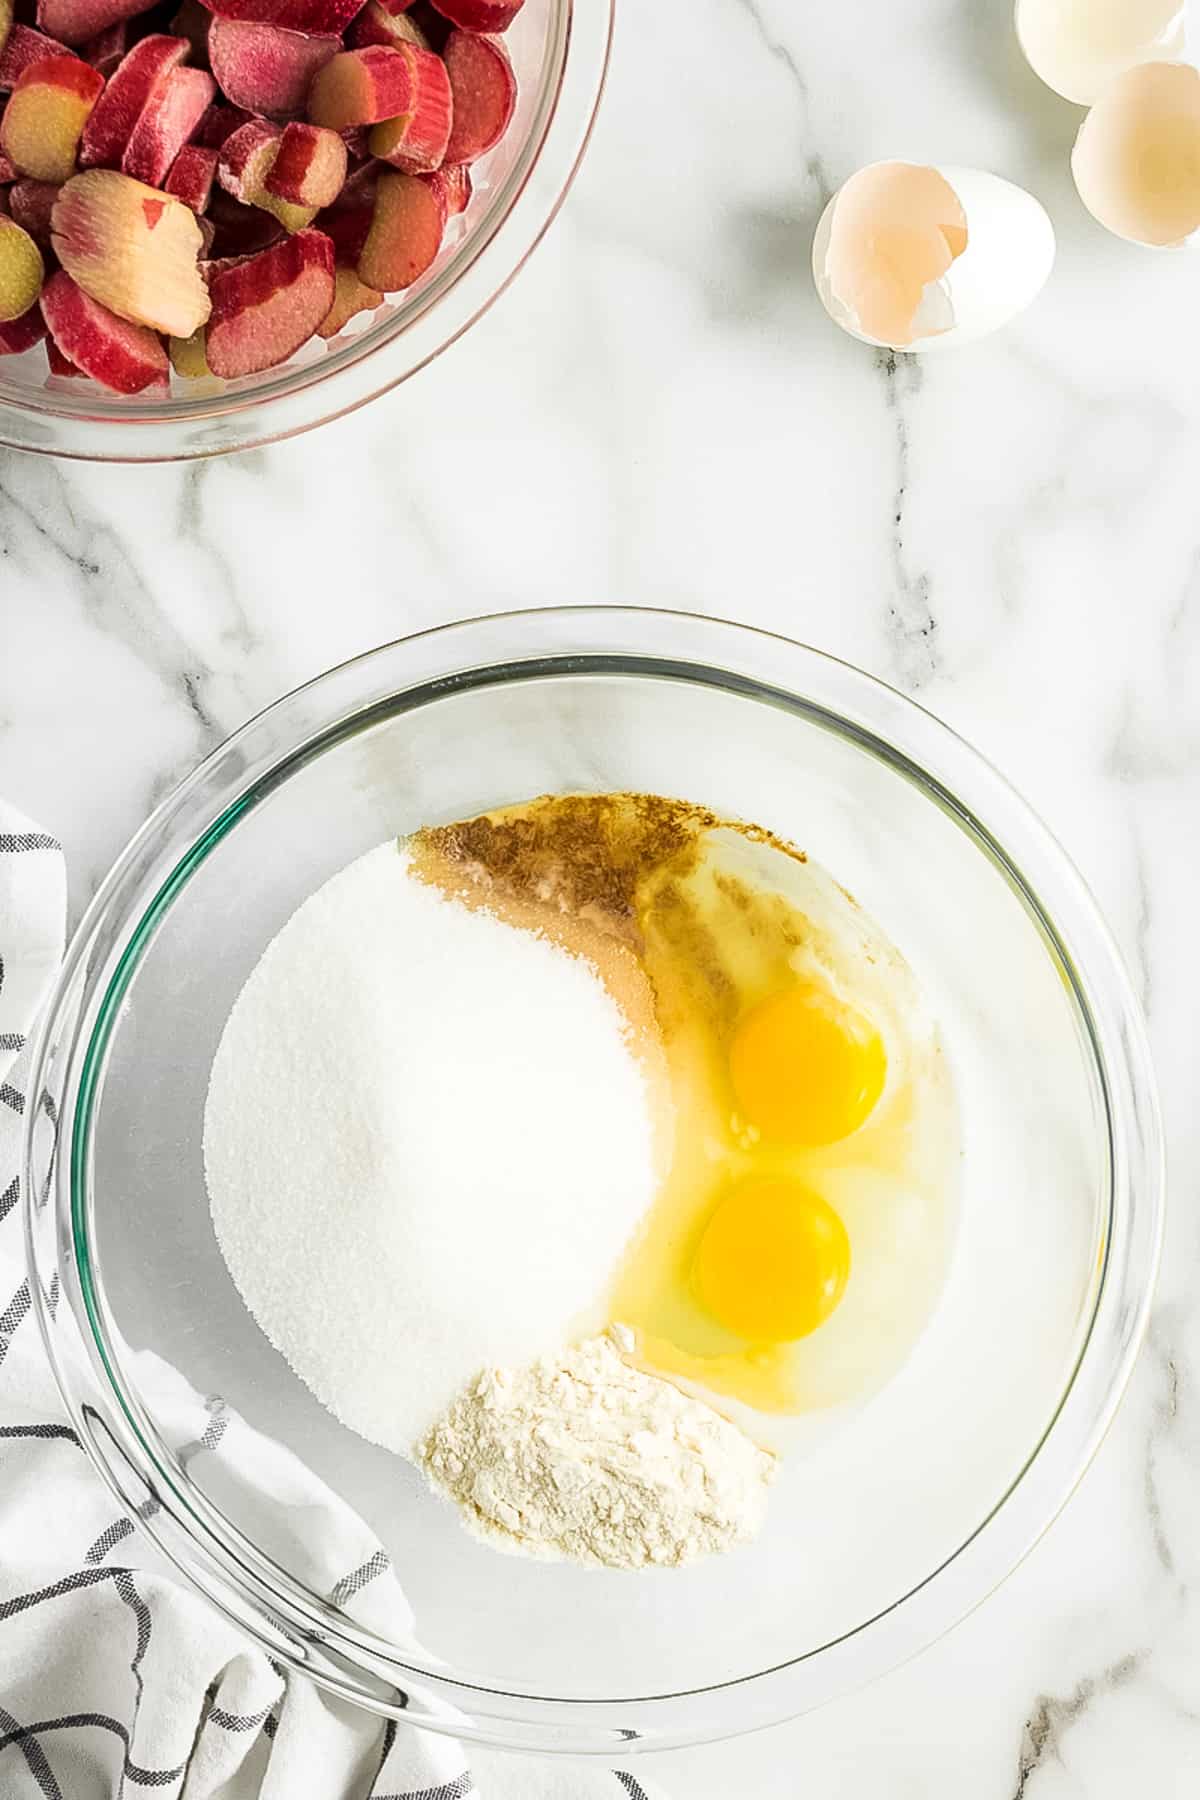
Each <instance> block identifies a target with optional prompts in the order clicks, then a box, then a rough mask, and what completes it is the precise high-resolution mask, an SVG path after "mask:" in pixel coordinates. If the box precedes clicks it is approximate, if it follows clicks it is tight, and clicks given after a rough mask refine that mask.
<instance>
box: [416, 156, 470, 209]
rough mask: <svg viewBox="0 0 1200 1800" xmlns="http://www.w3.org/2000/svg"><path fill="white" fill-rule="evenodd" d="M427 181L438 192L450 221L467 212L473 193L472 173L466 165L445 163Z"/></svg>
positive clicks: (428, 176)
mask: <svg viewBox="0 0 1200 1800" xmlns="http://www.w3.org/2000/svg"><path fill="white" fill-rule="evenodd" d="M425 179H426V181H427V182H428V183H429V185H430V187H431V188H435V189H436V190H437V193H438V195H439V197H440V199H441V202H442V205H443V206H444V207H445V209H446V217H447V218H448V219H453V218H454V217H455V216H456V214H458V213H463V212H466V210H467V207H468V206H469V205H470V203H471V194H472V192H473V189H472V185H471V171H470V169H468V167H467V165H466V163H443V164H442V166H441V168H440V169H435V170H434V172H433V174H432V175H427V176H426V177H425Z"/></svg>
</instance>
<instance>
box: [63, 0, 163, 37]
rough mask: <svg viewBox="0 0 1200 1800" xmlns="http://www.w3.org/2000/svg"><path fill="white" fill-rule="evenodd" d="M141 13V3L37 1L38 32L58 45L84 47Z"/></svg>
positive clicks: (133, 0)
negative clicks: (105, 32) (54, 39)
mask: <svg viewBox="0 0 1200 1800" xmlns="http://www.w3.org/2000/svg"><path fill="white" fill-rule="evenodd" d="M141 11H142V0H37V22H38V25H39V27H40V29H41V30H42V31H44V32H46V33H47V35H48V36H50V37H52V38H57V39H58V41H59V43H60V44H70V45H72V46H74V45H76V44H86V43H87V42H88V40H89V39H90V38H94V37H99V35H100V33H101V32H102V31H107V30H108V28H109V26H110V25H116V24H117V23H118V22H119V21H120V20H121V19H132V17H133V15H134V14H135V13H139V12H141Z"/></svg>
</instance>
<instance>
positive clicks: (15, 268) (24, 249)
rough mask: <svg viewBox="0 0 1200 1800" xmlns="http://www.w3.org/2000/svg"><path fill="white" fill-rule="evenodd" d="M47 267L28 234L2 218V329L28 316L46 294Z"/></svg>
mask: <svg viewBox="0 0 1200 1800" xmlns="http://www.w3.org/2000/svg"><path fill="white" fill-rule="evenodd" d="M45 275H46V265H45V263H43V261H42V253H41V251H40V250H39V249H38V247H37V245H36V244H35V243H34V241H33V239H32V238H31V237H30V235H29V233H28V232H27V231H23V230H22V229H21V227H20V226H19V225H18V224H17V223H16V221H15V220H14V219H9V218H5V217H0V325H9V324H11V323H12V321H13V320H14V319H19V318H20V317H21V315H22V314H23V313H27V312H28V311H29V309H30V307H31V306H32V305H33V303H34V301H35V300H36V299H37V297H38V295H39V294H40V293H41V291H42V282H43V280H44V279H45Z"/></svg>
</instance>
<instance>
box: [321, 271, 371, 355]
mask: <svg viewBox="0 0 1200 1800" xmlns="http://www.w3.org/2000/svg"><path fill="white" fill-rule="evenodd" d="M382 304H383V295H382V294H381V293H380V292H379V289H378V288H372V287H367V286H366V284H365V282H362V281H360V280H359V279H358V276H357V274H356V273H355V271H354V270H353V269H346V268H339V269H335V270H334V274H333V305H332V306H331V307H330V309H329V311H328V312H327V313H326V314H325V317H324V318H323V319H322V320H321V323H320V324H319V325H318V326H317V336H318V337H323V338H331V337H336V336H337V334H338V332H339V331H341V329H342V327H343V326H344V325H347V324H348V323H349V322H350V320H351V319H353V318H356V317H357V315H358V314H359V313H362V312H374V311H375V308H376V307H377V306H381V305H382Z"/></svg>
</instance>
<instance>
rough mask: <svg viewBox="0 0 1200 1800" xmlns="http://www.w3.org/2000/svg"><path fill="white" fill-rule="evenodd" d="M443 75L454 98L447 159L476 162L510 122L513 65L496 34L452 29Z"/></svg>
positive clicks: (514, 87) (514, 84)
mask: <svg viewBox="0 0 1200 1800" xmlns="http://www.w3.org/2000/svg"><path fill="white" fill-rule="evenodd" d="M446 73H447V74H448V75H449V77H450V90H451V93H452V94H453V96H454V123H453V124H452V125H451V127H450V138H449V142H448V143H447V145H446V161H447V162H448V163H470V162H475V161H476V160H477V159H478V158H479V157H481V156H485V155H486V154H487V152H488V151H489V150H494V149H495V147H496V145H497V144H498V143H499V142H500V139H501V138H502V137H503V136H504V133H505V132H506V131H507V130H508V127H509V124H510V123H511V120H512V116H513V112H514V111H515V109H516V104H517V82H516V77H515V76H514V74H513V69H512V63H511V62H510V61H509V58H508V51H507V50H506V49H505V48H504V45H503V44H501V43H499V42H498V41H497V40H496V39H495V38H487V37H474V36H472V34H471V33H470V32H467V31H452V32H451V33H450V36H449V38H448V40H447V42H446Z"/></svg>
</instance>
